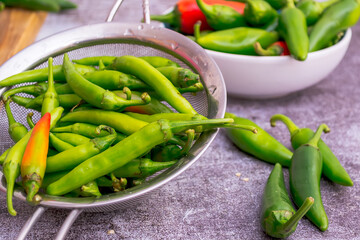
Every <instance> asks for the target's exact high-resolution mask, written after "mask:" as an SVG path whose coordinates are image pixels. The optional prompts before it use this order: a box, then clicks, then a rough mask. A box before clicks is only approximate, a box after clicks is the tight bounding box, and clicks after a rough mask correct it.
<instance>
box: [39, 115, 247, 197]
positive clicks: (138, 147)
mask: <svg viewBox="0 0 360 240" xmlns="http://www.w3.org/2000/svg"><path fill="white" fill-rule="evenodd" d="M232 122H233V119H207V120H199V121H171V122H170V121H168V120H165V119H162V120H159V121H157V122H153V123H149V124H148V125H146V126H145V127H143V128H141V129H140V130H139V131H137V132H135V133H133V134H131V135H130V136H129V137H127V138H125V139H124V140H123V141H121V142H119V143H118V144H116V145H115V146H113V147H111V148H109V149H107V150H105V151H104V152H102V153H100V154H98V155H96V156H94V157H92V158H89V159H88V160H86V161H85V162H83V163H81V164H80V165H79V166H77V167H76V168H74V169H73V170H72V171H71V172H69V173H68V174H67V175H65V176H64V177H62V178H61V179H60V180H58V181H56V182H54V183H52V184H50V185H49V186H48V187H47V189H46V191H47V193H48V194H50V195H62V194H65V193H67V192H70V191H72V190H73V189H76V188H78V187H80V186H81V185H82V184H84V183H86V182H89V181H92V180H94V179H96V178H98V177H101V176H104V175H106V174H109V173H111V172H113V171H115V170H116V169H118V168H119V167H122V166H124V165H125V164H127V163H128V162H129V161H131V160H133V159H135V158H137V157H139V156H142V155H144V154H145V153H147V152H149V151H150V150H151V149H152V148H153V147H155V146H156V145H159V144H162V143H164V142H166V141H167V140H169V139H170V138H172V136H173V134H175V133H179V132H183V131H185V130H187V129H192V128H194V127H196V126H203V127H204V128H208V129H210V128H214V127H235V125H231V124H230V123H232ZM236 126H237V127H244V128H246V129H249V130H252V131H253V130H254V128H253V127H248V126H242V125H241V126H238V125H236Z"/></svg>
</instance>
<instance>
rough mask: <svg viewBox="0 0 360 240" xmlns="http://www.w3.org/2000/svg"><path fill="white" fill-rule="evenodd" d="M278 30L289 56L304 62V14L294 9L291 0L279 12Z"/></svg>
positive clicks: (305, 35)
mask: <svg viewBox="0 0 360 240" xmlns="http://www.w3.org/2000/svg"><path fill="white" fill-rule="evenodd" d="M278 30H279V34H280V36H282V37H283V38H284V39H285V42H286V44H287V46H288V48H289V51H290V54H291V56H293V57H294V58H295V59H296V60H300V61H305V59H306V58H307V55H308V52H309V37H308V34H307V25H306V18H305V15H304V13H303V12H302V11H300V10H299V9H297V8H296V7H295V5H294V1H293V0H288V3H287V6H286V7H285V8H284V9H282V10H281V12H280V15H279V26H278ZM261 45H263V44H261ZM264 47H266V46H264Z"/></svg>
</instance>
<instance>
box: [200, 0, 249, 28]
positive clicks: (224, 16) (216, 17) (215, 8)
mask: <svg viewBox="0 0 360 240" xmlns="http://www.w3.org/2000/svg"><path fill="white" fill-rule="evenodd" d="M196 3H197V5H198V6H199V8H200V10H201V11H202V12H203V13H204V15H205V17H206V21H207V23H208V24H209V26H210V27H211V28H213V29H215V30H224V29H230V28H235V27H241V26H245V25H246V24H245V19H244V15H243V14H244V8H245V4H244V3H240V2H239V3H238V2H233V4H238V5H239V7H237V9H234V8H232V7H229V6H226V4H224V5H222V4H214V5H210V4H206V3H205V2H204V1H203V0H196ZM240 6H241V7H240Z"/></svg>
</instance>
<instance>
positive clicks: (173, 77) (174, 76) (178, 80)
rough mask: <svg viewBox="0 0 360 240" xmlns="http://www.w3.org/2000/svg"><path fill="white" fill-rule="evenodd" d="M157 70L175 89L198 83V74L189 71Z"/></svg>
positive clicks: (182, 69) (181, 69) (178, 68)
mask: <svg viewBox="0 0 360 240" xmlns="http://www.w3.org/2000/svg"><path fill="white" fill-rule="evenodd" d="M156 69H157V70H159V71H160V72H161V73H162V74H163V75H164V76H165V77H166V78H167V79H169V80H170V81H171V82H172V83H173V84H174V86H175V87H182V88H185V87H189V86H192V85H194V84H195V83H199V82H200V76H199V74H196V73H194V72H192V71H191V70H190V69H186V68H181V67H174V66H169V67H159V68H156Z"/></svg>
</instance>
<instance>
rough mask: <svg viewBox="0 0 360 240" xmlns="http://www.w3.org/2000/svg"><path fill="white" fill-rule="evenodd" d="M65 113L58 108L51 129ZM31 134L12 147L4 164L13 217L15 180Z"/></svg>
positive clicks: (52, 118)
mask: <svg viewBox="0 0 360 240" xmlns="http://www.w3.org/2000/svg"><path fill="white" fill-rule="evenodd" d="M63 111H64V109H63V108H61V107H58V108H56V109H54V110H53V111H52V112H51V122H50V129H51V128H53V127H54V125H55V124H56V122H57V121H58V120H59V119H60V117H61V114H62V112H63ZM31 132H32V130H30V131H29V132H28V133H27V134H26V135H25V136H24V137H23V138H22V139H21V140H20V141H19V142H17V143H16V144H15V145H14V146H12V147H11V149H10V151H9V152H8V154H7V156H6V159H5V161H4V164H3V173H4V176H5V178H6V182H7V206H8V211H9V213H10V214H11V215H13V216H15V215H16V211H15V210H14V208H13V204H12V195H13V192H14V183H15V179H16V178H17V177H18V176H19V174H20V164H21V160H22V157H23V155H24V151H25V148H26V145H27V143H28V141H29V138H30V136H31Z"/></svg>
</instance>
